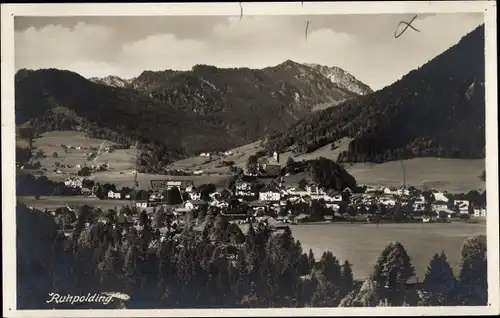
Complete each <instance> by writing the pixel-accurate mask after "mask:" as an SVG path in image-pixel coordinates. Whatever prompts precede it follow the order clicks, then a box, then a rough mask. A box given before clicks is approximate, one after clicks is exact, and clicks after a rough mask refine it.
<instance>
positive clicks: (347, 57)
mask: <svg viewBox="0 0 500 318" xmlns="http://www.w3.org/2000/svg"><path fill="white" fill-rule="evenodd" d="M412 17H413V14H405V15H336V16H244V17H243V19H240V18H239V17H211V18H206V19H205V17H171V18H169V19H171V20H169V19H159V18H158V17H113V18H110V17H106V18H104V17H98V18H97V17H94V18H93V19H90V18H88V17H87V18H85V17H83V18H78V17H74V18H73V19H70V18H67V17H66V19H65V20H58V18H52V20H47V19H46V20H43V21H45V22H43V21H41V20H36V28H35V27H29V20H27V19H29V18H27V17H24V18H22V20H20V21H21V22H22V27H18V28H17V29H16V30H17V31H16V34H15V50H16V68H17V69H19V68H34V69H37V68H50V67H54V68H61V69H69V70H73V71H75V72H78V73H80V74H81V75H83V76H87V77H89V76H106V75H111V74H112V75H117V76H121V77H125V78H130V77H134V76H137V75H139V74H140V73H141V72H142V71H144V70H162V69H178V70H187V69H191V67H192V66H193V65H195V64H210V65H216V66H219V67H241V66H244V67H250V68H261V67H266V66H271V65H276V64H279V63H281V62H283V61H285V60H287V59H292V60H295V61H298V62H310V63H319V64H324V65H332V66H333V65H336V66H339V67H341V68H344V69H345V70H347V71H348V72H350V73H351V74H353V75H354V76H356V77H358V79H360V80H361V81H363V82H365V83H367V84H368V85H370V86H372V88H374V89H378V88H381V87H383V86H386V85H388V84H391V83H392V82H394V81H396V80H397V79H399V78H401V76H403V75H404V74H406V73H407V72H409V71H410V70H412V69H414V68H416V67H419V66H421V65H422V64H424V63H425V62H427V61H428V60H430V59H432V58H433V57H434V56H436V55H438V54H440V53H442V52H443V51H445V50H446V49H447V48H449V47H450V46H452V45H454V44H456V43H457V42H458V41H459V40H460V38H461V37H463V36H464V35H465V34H467V33H468V32H470V31H472V30H473V29H474V28H475V27H477V26H478V25H479V24H481V23H483V20H482V19H483V18H482V15H481V14H439V15H430V14H426V15H424V16H419V17H418V18H417V19H416V20H415V21H414V22H413V24H412V25H414V26H415V27H416V28H417V29H418V30H420V32H416V31H414V30H412V29H410V28H409V29H407V30H406V32H405V33H404V34H403V35H402V36H401V37H399V38H397V39H395V38H394V30H395V28H396V26H397V24H398V23H399V21H401V20H404V21H409V20H410V19H411V18H412ZM78 19H80V20H78ZM150 20H151V21H150ZM47 21H51V22H50V23H48V22H47ZM106 21H109V23H107V24H106ZM306 21H310V24H309V29H308V37H307V41H306V39H305V28H306ZM174 22H175V23H174ZM44 23H45V24H44ZM18 24H19V23H18ZM156 27H157V28H156ZM153 30H155V32H153ZM197 30H198V32H197ZM132 34H133V35H132ZM200 34H202V35H200Z"/></svg>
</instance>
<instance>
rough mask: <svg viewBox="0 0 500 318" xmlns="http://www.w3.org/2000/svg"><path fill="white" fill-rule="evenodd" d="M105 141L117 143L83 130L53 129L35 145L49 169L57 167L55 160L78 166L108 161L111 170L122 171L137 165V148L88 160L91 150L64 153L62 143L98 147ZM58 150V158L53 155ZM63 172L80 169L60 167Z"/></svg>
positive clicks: (104, 153) (107, 144)
mask: <svg viewBox="0 0 500 318" xmlns="http://www.w3.org/2000/svg"><path fill="white" fill-rule="evenodd" d="M21 142H22V141H20V143H21ZM103 142H104V146H111V145H114V144H116V143H114V142H111V141H107V140H101V139H93V138H87V137H85V135H84V134H83V133H81V132H77V131H53V132H48V133H45V134H43V135H42V137H40V138H37V139H36V140H35V141H34V147H35V148H36V149H37V150H42V151H43V152H44V153H45V155H46V156H47V157H46V158H41V159H37V160H39V161H40V163H41V164H42V167H45V168H47V169H48V170H53V169H54V168H55V166H54V164H55V162H60V163H61V164H70V165H73V166H76V165H77V164H80V165H82V164H84V163H86V164H87V165H92V164H93V165H99V164H103V163H108V164H109V165H110V167H109V172H117V173H119V172H121V171H125V172H126V171H128V172H131V171H132V170H133V169H134V165H135V156H136V153H137V150H136V149H135V148H131V149H117V150H115V151H114V152H112V153H107V152H103V153H101V154H100V155H99V156H98V157H97V158H96V160H92V161H87V159H86V156H85V154H86V153H88V152H90V150H75V149H68V152H67V153H64V151H63V149H62V147H61V145H62V144H63V145H66V146H68V145H72V146H75V147H77V146H81V147H97V148H99V146H100V145H101V144H102V143H103ZM54 152H57V158H54V157H53V153H54ZM60 170H61V171H62V172H63V173H70V172H77V171H78V169H77V168H76V167H74V168H60Z"/></svg>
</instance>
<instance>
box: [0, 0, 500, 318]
mask: <svg viewBox="0 0 500 318" xmlns="http://www.w3.org/2000/svg"><path fill="white" fill-rule="evenodd" d="M242 6H243V19H244V18H245V15H247V16H251V15H326V14H336V15H338V14H401V13H415V14H422V13H459V12H483V13H484V18H485V19H484V20H485V61H486V63H485V64H486V70H485V71H486V73H485V80H486V85H485V89H486V91H485V96H486V160H485V162H486V174H487V178H486V189H487V194H488V195H487V210H488V213H487V225H486V227H487V245H488V299H489V305H488V306H480V307H375V308H371V307H369V308H282V309H281V308H280V309H182V310H181V309H161V310H159V309H149V310H130V309H121V310H120V309H116V310H111V309H110V310H17V309H16V257H15V255H16V244H15V238H16V237H15V233H16V231H15V229H16V222H15V205H16V199H15V171H16V169H15V151H14V149H15V120H14V105H15V102H14V74H15V66H14V56H15V54H14V17H15V16H169V15H217V16H238V17H239V16H240V4H239V3H238V2H232V3H154V4H146V3H137V4H124V3H118V4H103V3H99V4H83V3H78V4H76V3H75V4H73V3H64V4H2V5H1V16H2V20H1V23H2V24H1V50H2V53H1V74H2V82H1V84H2V86H1V97H2V110H1V116H2V135H1V136H2V137H1V138H2V233H3V234H2V236H3V239H2V242H3V246H2V250H3V273H2V274H3V316H4V317H107V316H109V317H160V316H169V317H174V316H175V317H183V316H205V317H206V316H218V317H227V316H320V315H325V316H329V315H345V316H355V315H366V316H374V315H388V316H413V315H436V316H438V315H478V314H482V315H487V314H490V315H493V314H499V313H500V309H499V300H500V296H499V295H500V293H499V289H500V280H499V265H498V264H499V217H498V206H499V202H498V196H497V195H496V194H497V193H498V140H497V136H498V127H497V118H498V117H497V100H498V96H497V52H496V47H497V45H496V38H497V36H496V33H497V31H496V8H495V7H496V2H494V1H439V2H437V1H425V2H424V1H419V2H417V1H408V2H406V1H398V2H386V1H376V2H375V1H373V2H361V1H359V2H358V1H356V2H304V3H303V5H302V4H301V2H300V1H297V2H278V3H276V2H265V3H264V2H260V3H247V2H243V3H242Z"/></svg>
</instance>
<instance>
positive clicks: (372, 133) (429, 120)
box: [266, 26, 485, 162]
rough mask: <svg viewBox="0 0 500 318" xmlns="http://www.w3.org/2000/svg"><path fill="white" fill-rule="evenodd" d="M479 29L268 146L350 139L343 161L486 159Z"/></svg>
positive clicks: (302, 146)
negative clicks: (443, 158)
mask: <svg viewBox="0 0 500 318" xmlns="http://www.w3.org/2000/svg"><path fill="white" fill-rule="evenodd" d="M484 67H485V62H484V26H480V27H478V28H477V29H475V30H474V31H473V32H471V33H469V34H468V35H466V36H465V37H463V38H462V39H461V40H460V42H459V43H458V44H456V45H455V46H453V47H451V48H449V49H448V50H447V51H445V52H444V53H442V54H441V55H439V56H437V57H435V58H434V59H432V60H431V61H429V62H428V63H426V64H425V65H423V66H422V67H420V68H419V69H416V70H413V71H411V72H410V73H408V74H407V75H405V76H404V77H403V78H402V79H400V80H399V81H397V82H395V83H393V84H392V85H390V86H388V87H385V88H384V89H382V90H380V91H377V92H374V93H372V94H369V95H366V96H362V97H359V98H356V99H350V100H348V101H346V102H344V103H342V104H340V105H338V106H336V107H330V108H328V109H326V110H323V111H318V112H315V113H313V114H311V115H310V116H308V117H306V118H304V119H303V120H300V121H299V122H298V123H297V124H296V125H294V127H292V128H289V129H286V130H283V131H281V132H279V133H276V134H274V135H273V136H271V137H270V138H269V139H268V140H267V141H266V147H267V148H268V149H269V150H270V149H277V148H278V149H280V150H281V151H282V152H284V151H287V150H293V151H294V152H295V153H304V152H311V151H314V150H315V149H318V148H320V147H322V146H324V145H327V144H329V143H332V142H334V141H336V140H339V139H341V138H344V137H348V138H352V139H353V140H352V141H351V142H350V144H349V149H348V150H347V151H345V152H342V153H340V154H339V158H338V161H340V162H345V161H348V162H385V161H390V160H396V159H407V158H412V157H426V156H438V157H450V158H477V159H479V158H484V156H485V130H484V123H485V96H484V82H485V79H484Z"/></svg>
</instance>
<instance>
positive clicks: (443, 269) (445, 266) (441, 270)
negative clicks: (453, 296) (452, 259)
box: [423, 251, 456, 306]
mask: <svg viewBox="0 0 500 318" xmlns="http://www.w3.org/2000/svg"><path fill="white" fill-rule="evenodd" d="M455 285H456V280H455V277H454V276H453V269H452V268H451V266H450V264H449V263H448V260H447V257H446V254H445V253H444V251H441V253H440V254H438V253H435V254H434V255H433V257H432V259H431V261H430V262H429V265H428V266H427V272H426V274H425V279H424V284H423V286H424V290H425V291H426V292H427V293H428V294H429V296H430V304H429V305H432V306H445V305H449V303H448V302H449V296H450V292H451V291H452V290H453V289H454V288H455Z"/></svg>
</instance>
